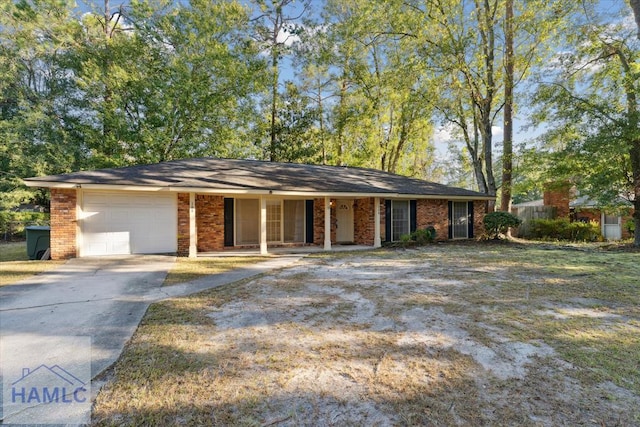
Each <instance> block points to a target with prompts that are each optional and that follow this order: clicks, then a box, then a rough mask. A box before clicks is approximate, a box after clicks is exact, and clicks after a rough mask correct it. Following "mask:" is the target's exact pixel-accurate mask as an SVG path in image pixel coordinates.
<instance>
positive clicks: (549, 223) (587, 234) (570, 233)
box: [531, 218, 603, 242]
mask: <svg viewBox="0 0 640 427" xmlns="http://www.w3.org/2000/svg"><path fill="white" fill-rule="evenodd" d="M531 238H534V239H551V240H569V241H572V242H597V241H602V240H603V238H602V233H601V232H600V224H598V223H597V222H594V221H591V222H580V221H576V222H570V221H569V220H568V219H567V218H559V219H534V220H532V221H531Z"/></svg>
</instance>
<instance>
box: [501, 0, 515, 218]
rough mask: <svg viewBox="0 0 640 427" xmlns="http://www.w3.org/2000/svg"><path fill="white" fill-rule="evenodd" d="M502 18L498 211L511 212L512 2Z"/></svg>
mask: <svg viewBox="0 0 640 427" xmlns="http://www.w3.org/2000/svg"><path fill="white" fill-rule="evenodd" d="M504 7H505V17H504V119H503V121H502V122H503V126H504V133H503V143H502V188H501V189H502V194H501V201H500V210H502V211H504V212H510V211H511V186H512V176H513V85H514V80H515V76H514V73H515V71H514V66H515V64H514V63H515V53H514V49H513V0H506V1H505V4H504Z"/></svg>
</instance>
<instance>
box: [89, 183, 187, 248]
mask: <svg viewBox="0 0 640 427" xmlns="http://www.w3.org/2000/svg"><path fill="white" fill-rule="evenodd" d="M81 218H82V226H81V227H82V240H81V249H80V255H81V256H88V255H121V254H151V253H165V252H175V251H176V248H177V227H178V225H177V224H178V221H177V201H176V195H175V194H172V193H162V194H159V193H146V192H128V193H121V192H102V191H95V192H94V191H85V192H84V193H83V200H82V216H81Z"/></svg>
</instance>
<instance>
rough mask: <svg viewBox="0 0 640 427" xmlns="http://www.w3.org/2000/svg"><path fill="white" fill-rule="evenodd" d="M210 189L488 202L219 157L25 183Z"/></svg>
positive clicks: (354, 173)
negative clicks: (422, 197) (398, 195)
mask: <svg viewBox="0 0 640 427" xmlns="http://www.w3.org/2000/svg"><path fill="white" fill-rule="evenodd" d="M25 181H26V182H27V183H29V184H30V185H32V186H37V185H38V183H42V184H43V186H51V184H50V183H59V184H81V185H82V184H103V185H121V186H150V187H168V188H180V189H185V190H188V189H189V188H198V189H211V190H220V191H224V190H246V191H251V190H272V191H295V192H304V193H365V194H380V195H384V194H406V195H416V196H455V197H465V198H466V197H468V198H483V199H484V198H487V195H486V194H483V193H479V192H476V191H470V190H465V189H462V188H456V187H449V186H446V185H442V184H437V183H434V182H429V181H423V180H420V179H415V178H408V177H405V176H401V175H394V174H390V173H387V172H382V171H379V170H373V169H363V168H352V167H343V166H319V165H305V164H296V163H276V162H265V161H258V160H231V159H218V158H199V159H184V160H175V161H170V162H163V163H156V164H151V165H141V166H130V167H124V168H113V169H99V170H93V171H81V172H74V173H69V174H63V175H52V176H42V177H35V178H27V179H26V180H25Z"/></svg>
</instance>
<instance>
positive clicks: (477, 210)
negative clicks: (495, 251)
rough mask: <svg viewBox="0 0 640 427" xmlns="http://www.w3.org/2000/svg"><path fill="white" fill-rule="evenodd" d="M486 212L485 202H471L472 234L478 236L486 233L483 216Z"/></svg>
mask: <svg viewBox="0 0 640 427" xmlns="http://www.w3.org/2000/svg"><path fill="white" fill-rule="evenodd" d="M486 214H487V202H485V201H483V200H476V201H474V202H473V235H474V237H480V236H482V235H483V234H486V230H485V228H484V221H483V220H484V216H485V215H486Z"/></svg>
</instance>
